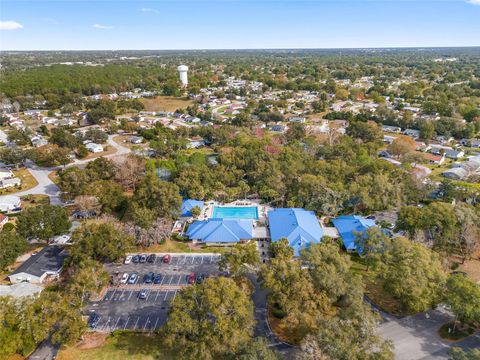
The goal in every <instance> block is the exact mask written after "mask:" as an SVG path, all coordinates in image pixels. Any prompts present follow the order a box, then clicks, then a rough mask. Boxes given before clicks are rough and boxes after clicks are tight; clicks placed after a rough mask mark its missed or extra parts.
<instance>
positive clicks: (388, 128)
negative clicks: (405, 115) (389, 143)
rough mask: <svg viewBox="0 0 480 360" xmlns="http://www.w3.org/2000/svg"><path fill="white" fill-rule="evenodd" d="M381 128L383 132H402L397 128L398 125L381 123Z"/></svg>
mask: <svg viewBox="0 0 480 360" xmlns="http://www.w3.org/2000/svg"><path fill="white" fill-rule="evenodd" d="M382 130H383V131H385V132H389V133H397V134H399V133H401V132H402V129H401V128H399V127H398V126H390V125H383V126H382Z"/></svg>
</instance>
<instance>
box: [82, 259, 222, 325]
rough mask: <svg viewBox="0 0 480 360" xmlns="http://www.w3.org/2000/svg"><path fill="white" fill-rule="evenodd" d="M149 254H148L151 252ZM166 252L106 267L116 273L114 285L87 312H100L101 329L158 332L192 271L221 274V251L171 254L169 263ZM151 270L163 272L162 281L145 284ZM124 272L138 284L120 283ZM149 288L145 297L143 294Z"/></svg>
mask: <svg viewBox="0 0 480 360" xmlns="http://www.w3.org/2000/svg"><path fill="white" fill-rule="evenodd" d="M147 255H148V254H147ZM163 255H164V254H156V256H157V257H156V259H155V261H154V262H153V263H148V262H147V263H130V264H107V265H106V266H105V268H106V270H107V271H108V272H109V273H110V274H111V275H112V276H113V279H114V284H115V285H112V286H110V287H109V288H108V289H107V291H106V292H105V293H104V295H103V297H102V298H101V299H99V300H98V301H92V302H91V303H90V304H89V305H88V307H87V308H86V314H87V315H90V314H93V313H95V314H97V315H99V317H100V318H99V321H98V323H97V325H96V326H95V329H96V330H99V331H106V332H109V331H114V330H124V329H130V330H141V331H154V330H156V329H158V328H160V327H161V326H162V325H163V324H164V323H165V320H166V319H167V313H168V309H169V306H170V302H171V301H172V300H173V299H174V298H175V297H176V295H177V293H178V291H180V290H181V288H182V287H184V286H187V285H188V284H187V277H188V275H190V274H191V273H195V274H197V275H199V274H205V275H208V276H212V275H218V273H219V270H218V261H219V258H220V255H218V254H171V260H170V263H169V264H166V263H163V261H162V258H163ZM148 272H153V273H155V274H160V275H161V282H160V283H158V284H153V283H150V284H144V277H145V275H146V274H147V273H148ZM124 273H127V274H132V273H135V274H137V275H138V279H137V280H136V281H135V283H134V284H120V283H119V279H120V278H121V277H122V275H123V274H124ZM141 290H146V297H145V299H141V298H140V297H139V294H140V291H141Z"/></svg>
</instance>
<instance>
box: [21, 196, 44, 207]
mask: <svg viewBox="0 0 480 360" xmlns="http://www.w3.org/2000/svg"><path fill="white" fill-rule="evenodd" d="M21 199H22V207H23V209H28V208H30V207H35V206H38V205H48V204H50V198H49V197H48V195H39V194H36V195H33V194H32V195H25V196H22V197H21Z"/></svg>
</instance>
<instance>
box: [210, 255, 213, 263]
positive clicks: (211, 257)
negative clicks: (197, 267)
mask: <svg viewBox="0 0 480 360" xmlns="http://www.w3.org/2000/svg"><path fill="white" fill-rule="evenodd" d="M212 261H213V255H210V264H211V263H212Z"/></svg>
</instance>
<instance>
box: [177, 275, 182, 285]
mask: <svg viewBox="0 0 480 360" xmlns="http://www.w3.org/2000/svg"><path fill="white" fill-rule="evenodd" d="M180 280H182V276H181V275H180V276H179V277H178V282H177V285H180Z"/></svg>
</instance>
